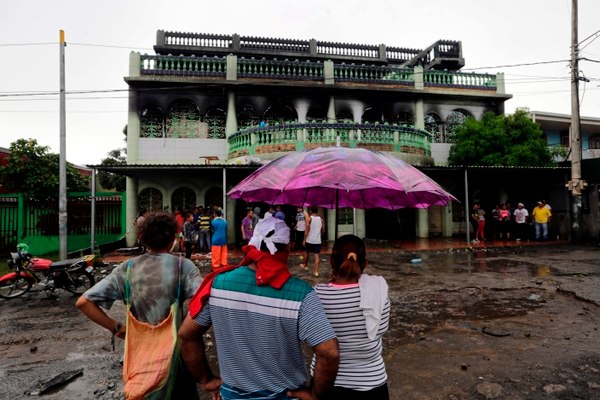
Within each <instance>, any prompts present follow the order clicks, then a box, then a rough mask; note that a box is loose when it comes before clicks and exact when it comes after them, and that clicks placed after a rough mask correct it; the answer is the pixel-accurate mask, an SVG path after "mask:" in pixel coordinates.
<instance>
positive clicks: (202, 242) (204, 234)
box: [198, 229, 211, 253]
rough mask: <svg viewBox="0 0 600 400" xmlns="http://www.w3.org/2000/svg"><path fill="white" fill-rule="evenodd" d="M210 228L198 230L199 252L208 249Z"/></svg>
mask: <svg viewBox="0 0 600 400" xmlns="http://www.w3.org/2000/svg"><path fill="white" fill-rule="evenodd" d="M210 247H211V246H210V230H204V231H203V230H202V229H200V230H199V231H198V248H199V249H200V251H201V252H205V253H208V252H209V251H210Z"/></svg>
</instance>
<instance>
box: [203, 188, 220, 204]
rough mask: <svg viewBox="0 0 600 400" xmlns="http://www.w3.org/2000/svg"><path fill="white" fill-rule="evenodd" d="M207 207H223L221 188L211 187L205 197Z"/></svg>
mask: <svg viewBox="0 0 600 400" xmlns="http://www.w3.org/2000/svg"><path fill="white" fill-rule="evenodd" d="M204 204H205V207H212V206H217V207H223V189H221V188H220V187H211V188H210V189H208V190H207V191H206V194H205V195H204Z"/></svg>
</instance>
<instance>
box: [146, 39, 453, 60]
mask: <svg viewBox="0 0 600 400" xmlns="http://www.w3.org/2000/svg"><path fill="white" fill-rule="evenodd" d="M461 48H462V45H461V42H460V41H451V40H438V41H437V42H436V43H434V44H433V45H431V46H429V47H428V48H427V49H425V50H423V49H410V48H402V47H393V46H390V47H388V46H386V45H385V44H379V45H369V44H357V43H338V42H327V41H322V40H316V39H310V40H297V39H283V38H265V37H255V36H240V35H238V34H233V35H216V34H206V33H186V32H172V31H163V30H159V31H157V33H156V46H155V50H156V52H157V53H161V54H168V53H171V54H173V53H177V54H179V53H183V54H185V55H192V54H196V56H198V55H204V54H206V55H208V56H212V55H214V54H219V55H224V54H228V53H231V54H236V55H240V56H241V55H247V56H254V57H256V58H261V57H268V56H274V57H278V58H284V57H286V58H302V59H306V58H309V57H310V58H311V59H312V60H313V61H316V60H326V59H332V60H339V61H345V62H350V63H351V62H353V61H354V62H370V63H377V64H405V63H411V62H412V63H413V64H411V66H413V65H414V63H415V62H416V61H417V60H418V61H421V60H422V59H426V61H427V63H428V64H429V63H430V62H431V61H432V60H431V58H432V57H440V58H444V59H445V58H459V57H461V56H462V50H461ZM430 50H431V55H428V56H427V57H424V54H428V53H429V52H430ZM459 64H460V63H458V64H457V63H454V64H452V65H453V66H454V65H456V66H458V68H457V69H459V68H460V67H461V66H462V64H461V65H459ZM424 66H425V64H424Z"/></svg>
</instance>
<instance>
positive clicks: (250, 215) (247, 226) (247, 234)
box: [242, 208, 254, 246]
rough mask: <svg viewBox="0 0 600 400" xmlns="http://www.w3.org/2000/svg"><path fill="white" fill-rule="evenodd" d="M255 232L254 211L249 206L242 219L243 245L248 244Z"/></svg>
mask: <svg viewBox="0 0 600 400" xmlns="http://www.w3.org/2000/svg"><path fill="white" fill-rule="evenodd" d="M253 234H254V211H252V209H251V208H249V209H248V210H247V211H246V216H245V217H244V219H243V220H242V245H244V246H245V245H247V244H248V242H249V241H250V239H252V235H253Z"/></svg>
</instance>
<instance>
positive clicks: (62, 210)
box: [58, 30, 67, 260]
mask: <svg viewBox="0 0 600 400" xmlns="http://www.w3.org/2000/svg"><path fill="white" fill-rule="evenodd" d="M65 46H66V43H65V31H63V30H61V31H60V43H59V50H60V51H59V52H60V56H59V57H60V111H59V115H60V117H59V119H60V161H59V165H58V169H59V185H58V235H59V241H60V247H59V254H60V259H61V260H66V259H67V145H66V130H67V129H66V126H67V125H66V111H65V106H66V99H65Z"/></svg>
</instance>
